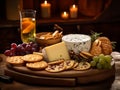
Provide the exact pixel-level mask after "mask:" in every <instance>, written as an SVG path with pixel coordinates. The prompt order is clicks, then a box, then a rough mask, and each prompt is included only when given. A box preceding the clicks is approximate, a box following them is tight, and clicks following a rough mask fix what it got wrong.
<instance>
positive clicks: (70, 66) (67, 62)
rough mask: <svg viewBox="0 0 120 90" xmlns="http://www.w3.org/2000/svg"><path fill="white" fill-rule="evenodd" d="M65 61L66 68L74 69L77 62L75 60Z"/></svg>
mask: <svg viewBox="0 0 120 90" xmlns="http://www.w3.org/2000/svg"><path fill="white" fill-rule="evenodd" d="M64 62H65V70H69V69H72V67H73V66H74V63H75V61H73V60H65V61H64Z"/></svg>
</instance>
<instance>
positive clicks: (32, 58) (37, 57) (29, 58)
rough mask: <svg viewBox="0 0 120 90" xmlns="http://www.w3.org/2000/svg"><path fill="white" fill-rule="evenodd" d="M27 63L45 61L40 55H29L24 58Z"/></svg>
mask: <svg viewBox="0 0 120 90" xmlns="http://www.w3.org/2000/svg"><path fill="white" fill-rule="evenodd" d="M22 59H23V60H24V61H25V62H38V61H41V60H42V59H43V56H41V55H38V54H27V55H25V56H23V57H22Z"/></svg>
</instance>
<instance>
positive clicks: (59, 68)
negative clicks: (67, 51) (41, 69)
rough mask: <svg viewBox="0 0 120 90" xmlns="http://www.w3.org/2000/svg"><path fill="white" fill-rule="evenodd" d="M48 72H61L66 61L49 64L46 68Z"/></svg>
mask: <svg viewBox="0 0 120 90" xmlns="http://www.w3.org/2000/svg"><path fill="white" fill-rule="evenodd" d="M45 70H46V71H47V72H52V73H56V72H61V71H64V70H65V62H62V63H58V64H49V65H48V67H47V68H45Z"/></svg>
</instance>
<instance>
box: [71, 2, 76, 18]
mask: <svg viewBox="0 0 120 90" xmlns="http://www.w3.org/2000/svg"><path fill="white" fill-rule="evenodd" d="M77 16H78V7H77V6H76V5H75V4H73V5H72V7H70V17H71V18H77Z"/></svg>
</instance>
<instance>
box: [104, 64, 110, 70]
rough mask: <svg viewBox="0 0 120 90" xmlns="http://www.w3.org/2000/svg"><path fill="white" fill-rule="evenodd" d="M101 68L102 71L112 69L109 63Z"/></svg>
mask: <svg viewBox="0 0 120 90" xmlns="http://www.w3.org/2000/svg"><path fill="white" fill-rule="evenodd" d="M103 67H104V69H111V68H112V66H111V64H110V63H105V64H104V66H103Z"/></svg>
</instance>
